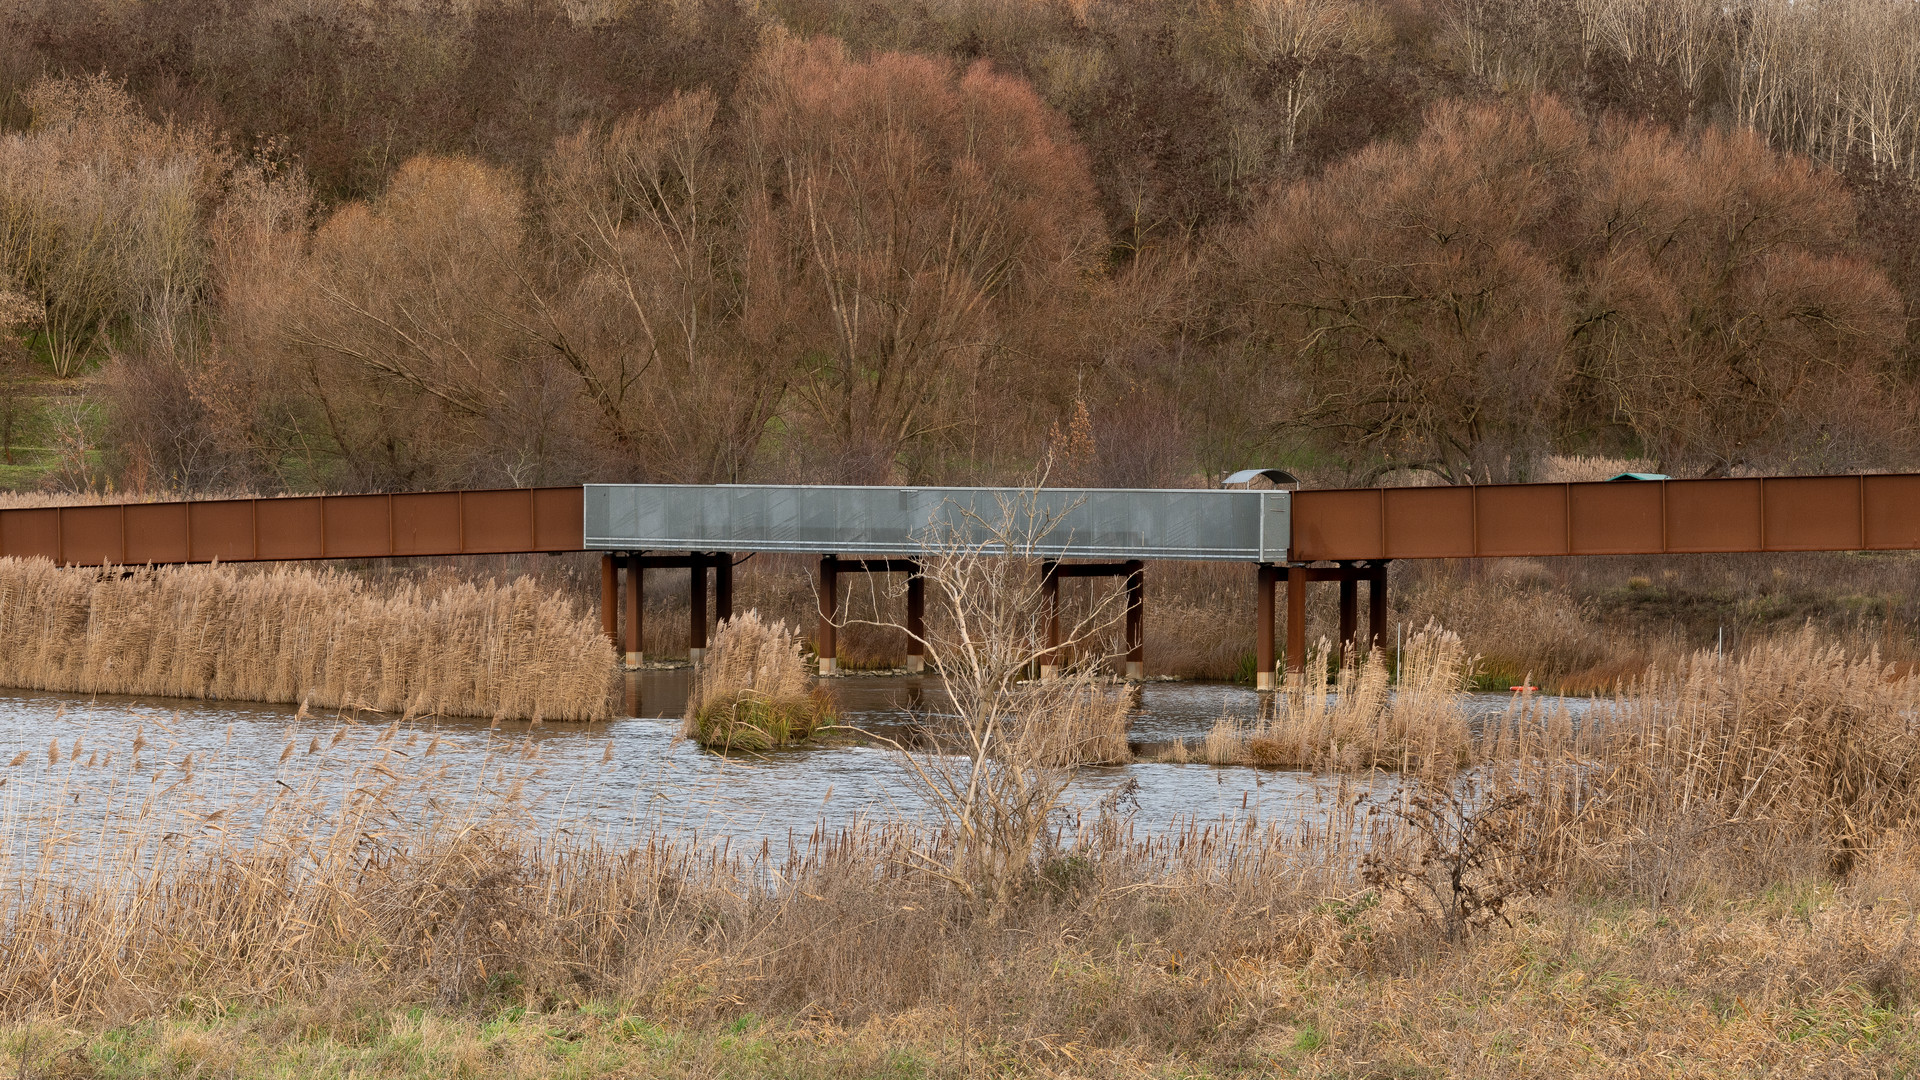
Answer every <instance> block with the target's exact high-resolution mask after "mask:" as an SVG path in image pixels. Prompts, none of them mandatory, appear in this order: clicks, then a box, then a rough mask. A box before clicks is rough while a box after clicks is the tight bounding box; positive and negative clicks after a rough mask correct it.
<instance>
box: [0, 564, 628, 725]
mask: <svg viewBox="0 0 1920 1080" xmlns="http://www.w3.org/2000/svg"><path fill="white" fill-rule="evenodd" d="M0 685H6V686H15V687H22V688H28V689H35V690H55V691H66V692H71V693H83V694H137V695H157V696H168V697H187V698H216V699H223V700H241V701H263V702H281V703H306V704H311V705H313V706H315V707H324V708H361V709H376V710H379V711H382V712H392V713H412V714H415V715H423V714H441V715H451V716H492V717H501V718H509V719H532V720H566V721H575V720H601V719H605V718H607V717H608V716H609V715H610V714H611V712H612V708H613V703H614V699H615V697H614V696H615V691H616V685H617V684H616V674H615V667H614V662H613V654H612V651H611V646H609V645H608V643H607V641H606V639H605V637H603V636H602V635H601V634H600V633H599V631H598V629H597V627H595V626H594V625H593V624H592V622H591V621H590V620H588V619H587V618H585V617H583V615H582V612H581V611H580V609H579V608H578V607H577V606H576V605H575V604H574V603H573V602H572V601H570V600H568V599H566V598H565V597H563V596H560V595H557V594H549V593H546V592H544V591H542V590H541V589H540V588H539V587H538V586H537V585H536V584H535V583H534V582H533V581H531V580H529V579H526V578H522V579H518V580H515V581H513V582H511V583H509V584H506V585H499V584H495V583H487V584H481V585H476V584H470V583H455V584H448V585H446V586H445V587H443V588H439V589H435V590H428V589H423V588H422V587H421V586H420V585H418V584H402V585H399V586H397V587H388V588H381V589H375V588H372V587H369V586H368V585H366V584H365V583H363V582H361V581H359V580H358V579H356V578H354V577H352V576H351V575H348V574H345V573H341V572H339V571H336V570H309V569H304V568H290V567H275V568H272V569H265V570H258V571H239V570H235V569H233V568H230V567H219V566H191V567H164V568H159V569H137V570H131V571H126V572H124V573H123V572H121V571H118V570H109V571H102V572H95V571H91V570H73V569H62V568H58V567H55V566H54V565H53V564H52V563H51V562H48V561H47V560H45V559H12V558H8V559H0Z"/></svg>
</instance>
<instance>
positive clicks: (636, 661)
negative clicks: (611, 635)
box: [627, 554, 647, 667]
mask: <svg viewBox="0 0 1920 1080" xmlns="http://www.w3.org/2000/svg"><path fill="white" fill-rule="evenodd" d="M646 580H647V571H646V569H645V568H644V567H643V566H641V564H640V556H639V555H637V554H629V555H628V556H627V666H628V667H639V666H640V608H641V602H642V600H643V599H644V598H645V596H646V592H645V584H646Z"/></svg>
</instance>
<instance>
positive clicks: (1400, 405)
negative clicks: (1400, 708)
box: [0, 0, 1920, 492]
mask: <svg viewBox="0 0 1920 1080" xmlns="http://www.w3.org/2000/svg"><path fill="white" fill-rule="evenodd" d="M4 21H5V25H6V32H5V33H4V34H0V127H4V131H5V134H4V135H3V136H0V320H4V321H5V323H6V325H7V326H8V328H9V332H8V333H7V334H6V336H5V338H4V340H0V351H3V352H4V356H3V358H0V359H3V360H4V363H0V444H3V445H0V450H4V456H5V466H0V468H4V469H5V472H4V474H3V475H4V478H5V481H6V484H7V486H12V487H34V486H40V487H47V488H54V489H61V490H74V489H87V488H91V489H97V490H106V489H111V490H117V491H131V492H156V491H168V492H211V491H239V490H247V491H259V492H274V491H287V490H313V489H324V490H335V491H353V490H395V489H404V488H423V487H433V486H447V485H530V484H561V483H572V482H579V481H589V480H635V481H638V480H650V481H681V482H714V481H736V480H737V481H750V480H754V481H793V482H825V481H835V482H854V483H879V482H892V483H921V482H945V483H968V482H990V481H1001V480H1009V479H1019V478H1026V477H1031V476H1034V475H1036V474H1037V473H1039V472H1040V471H1041V470H1045V471H1046V473H1047V475H1049V476H1050V477H1051V478H1052V479H1053V480H1054V481H1055V482H1063V481H1069V482H1076V483H1088V484H1101V485H1126V486H1136V485H1138V486H1195V485H1206V484H1210V483H1217V482H1218V480H1219V478H1220V477H1221V476H1222V475H1223V474H1225V473H1226V472H1228V471H1231V470H1233V469H1237V468H1241V467H1247V466H1253V465H1258V466H1276V465H1277V466H1283V467H1288V468H1292V469H1294V470H1295V471H1296V472H1299V473H1301V474H1302V475H1303V476H1305V477H1307V478H1308V479H1309V480H1310V482H1318V483H1340V484H1369V483H1377V482H1395V483H1435V482H1438V483H1484V482H1497V481H1509V480H1527V479H1543V478H1553V472H1552V468H1551V463H1552V462H1553V461H1555V460H1558V459H1560V458H1563V457H1565V456H1570V455H1578V456H1589V457H1600V458H1613V459H1629V460H1637V461H1644V462H1648V463H1651V464H1654V465H1657V466H1658V468H1659V469H1660V470H1661V471H1664V472H1668V473H1670V474H1673V475H1677V476H1703V475H1706V476H1713V475H1732V474H1737V473H1740V472H1743V471H1766V472H1803V473H1810V472H1832V471H1858V470H1864V469H1885V468H1897V467H1903V466H1910V465H1912V464H1914V461H1913V460H1912V459H1913V456H1914V455H1913V454H1912V452H1911V450H1910V449H1909V448H1910V446H1911V444H1912V434H1913V424H1914V421H1915V411H1916V407H1917V406H1920V396H1917V395H1916V387H1917V386H1920V372H1916V370H1915V360H1916V342H1915V339H1914V334H1913V332H1912V319H1911V314H1912V312H1913V310H1914V306H1915V304H1916V302H1920V245H1917V244H1916V241H1920V193H1917V192H1916V186H1915V185H1916V183H1917V182H1920V158H1917V157H1916V154H1920V9H1916V8H1914V7H1913V6H1912V5H1910V4H1906V3H1902V2H1898V0H1838V2H1828V3H1818V4H1807V3H1791V2H1788V0H1737V2H1734V3H1730V4H1729V3H1709V2H1707V0H1669V2H1661V3H1655V2H1651V0H1218V2H1208V0H1159V2H1147V0H1053V2H1041V0H929V2H922V3H912V4H907V3H883V2H878V0H873V2H867V0H764V2H753V0H514V2H506V0H502V2H499V3H488V2H477V0H476V2H449V3H433V2H421V3H382V4H375V3H358V2H353V0H315V2H311V3H298V4H296V3H291V2H283V0H226V2H222V3H216V4H163V3H156V2H140V0H135V2H128V3H105V2H90V0H10V2H9V3H8V4H7V5H6V6H5V16H4Z"/></svg>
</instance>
